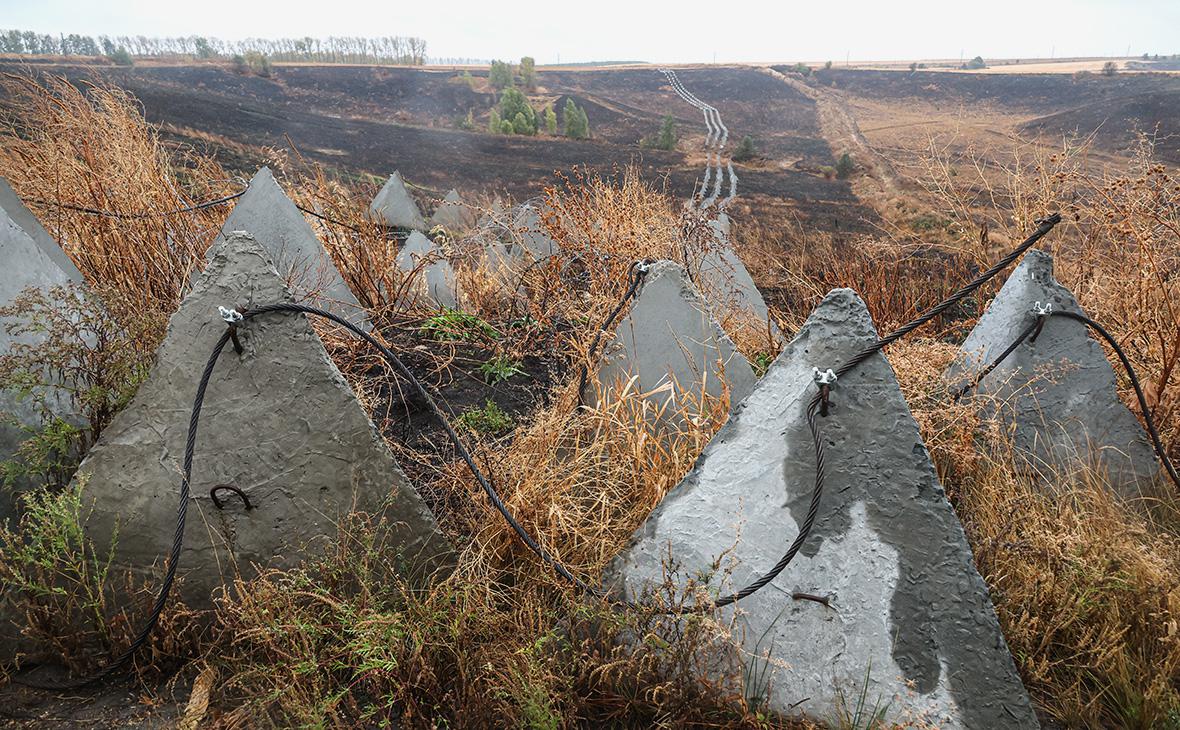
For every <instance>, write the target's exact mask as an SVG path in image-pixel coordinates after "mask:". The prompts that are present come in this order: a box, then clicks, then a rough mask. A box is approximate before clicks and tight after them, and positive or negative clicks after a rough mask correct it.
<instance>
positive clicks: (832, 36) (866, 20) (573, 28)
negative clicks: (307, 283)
mask: <svg viewBox="0 0 1180 730" xmlns="http://www.w3.org/2000/svg"><path fill="white" fill-rule="evenodd" d="M0 28H5V29H8V28H19V29H21V30H35V31H38V32H41V33H67V34H68V33H81V34H88V35H100V34H105V35H156V36H172V35H207V36H217V37H220V38H224V39H227V40H236V39H240V38H245V37H250V36H254V37H271V38H273V37H280V36H316V37H326V36H329V35H367V36H379V35H413V36H418V37H420V38H423V39H425V40H426V42H427V47H428V53H429V54H430V55H431V56H435V57H470V58H519V57H520V56H522V55H532V56H534V57H535V58H536V59H537V62H538V63H554V62H556V61H558V60H559V59H560V60H561V61H563V62H572V61H600V60H639V61H653V62H664V63H696V62H711V61H713V60H714V58H716V60H717V61H719V62H725V61H796V60H804V61H825V60H833V61H842V60H844V59H845V58H846V57H850V58H851V59H852V60H854V61H855V60H910V59H920V58H958V57H959V56H960V54H963V55H965V56H966V57H967V58H970V57H972V56H975V55H982V56H985V57H990V58H1032V57H1048V56H1049V55H1050V54H1054V55H1056V56H1057V57H1061V56H1108V55H1124V54H1126V53H1127V52H1128V49H1130V53H1131V54H1132V55H1140V54H1142V53H1178V52H1180V0H966V1H964V0H958V1H956V0H894V1H893V2H888V1H883V0H843V1H841V0H808V1H807V2H789V1H788V2H783V1H782V0H778V1H777V2H753V1H750V0H730V1H729V2H716V1H714V2H682V3H678V4H672V3H653V2H645V1H644V0H580V1H576V0H541V1H537V0H531V1H529V2H512V1H511V0H509V1H508V2H501V1H499V0H444V1H442V2H438V1H432V0H380V1H370V0H321V1H320V2H308V1H307V0H288V1H287V2H282V3H279V2H270V1H267V0H200V1H199V2H192V1H191V0H190V1H189V2H184V3H180V2H170V1H169V0H89V1H87V2H80V1H78V0H0Z"/></svg>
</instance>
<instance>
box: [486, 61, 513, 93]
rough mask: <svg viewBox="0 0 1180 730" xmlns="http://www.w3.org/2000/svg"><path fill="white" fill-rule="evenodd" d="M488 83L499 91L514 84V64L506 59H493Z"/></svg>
mask: <svg viewBox="0 0 1180 730" xmlns="http://www.w3.org/2000/svg"><path fill="white" fill-rule="evenodd" d="M488 83H490V84H491V85H492V88H493V89H496V90H497V91H499V90H500V89H506V88H508V87H510V86H512V83H513V82H512V66H510V65H509V64H508V63H506V62H504V61H492V68H491V70H490V71H488Z"/></svg>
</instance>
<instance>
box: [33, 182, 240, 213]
mask: <svg viewBox="0 0 1180 730" xmlns="http://www.w3.org/2000/svg"><path fill="white" fill-rule="evenodd" d="M245 194H246V190H245V189H242V190H239V191H238V192H236V193H234V194H233V195H226V196H225V197H222V198H217V199H216V200H207V201H205V202H204V203H197V204H196V205H189V206H186V207H184V208H177V209H176V210H166V211H163V212H160V213H117V212H114V211H109V210H99V209H98V208H86V207H84V206H81V205H73V204H71V203H58V202H56V201H52V200H41V199H39V198H25V199H24V200H25V202H26V203H32V204H33V205H40V206H46V207H55V208H64V209H65V210H73V211H77V212H79V213H87V214H89V215H97V216H102V217H104V218H117V219H119V220H144V219H149V218H164V217H167V216H171V215H179V214H181V213H193V212H195V211H198V210H204V209H205V208H212V207H213V206H215V205H222V204H224V203H228V202H229V201H231V200H235V199H237V198H240V197H242V196H243V195H245Z"/></svg>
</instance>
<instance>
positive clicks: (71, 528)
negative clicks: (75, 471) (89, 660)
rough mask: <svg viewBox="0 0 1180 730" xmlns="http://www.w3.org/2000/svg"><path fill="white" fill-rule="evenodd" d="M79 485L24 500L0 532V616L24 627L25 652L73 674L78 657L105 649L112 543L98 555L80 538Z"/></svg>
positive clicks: (83, 513) (86, 509) (84, 511)
mask: <svg viewBox="0 0 1180 730" xmlns="http://www.w3.org/2000/svg"><path fill="white" fill-rule="evenodd" d="M84 482H85V480H78V482H77V483H75V484H73V485H71V486H70V487H69V488H67V489H65V490H63V491H60V492H51V491H48V490H44V489H36V490H33V491H30V492H26V493H25V494H23V495H21V502H22V507H23V515H22V517H21V520H20V524H19V525H18V526H16V527H14V526H12V525H8V524H0V556H2V557H0V587H2V588H3V591H0V615H4V616H6V617H13V618H16V617H21V618H22V619H23V620H24V624H25V625H24V626H23V627H22V628H23V634H24V636H25V637H26V640H27V643H26V646H29V645H30V644H31V647H30V648H37V649H40V650H43V651H48V652H51V653H53V654H56V655H59V656H62V657H63V658H64V659H66V661H67V662H69V663H71V664H74V665H75V667H76V668H77V666H78V665H79V664H80V663H82V662H83V658H84V655H85V654H86V653H88V652H93V651H96V650H97V651H100V652H102V653H107V652H109V651H110V649H111V648H112V636H111V629H110V626H111V624H110V623H109V621H108V617H107V605H106V596H107V587H108V583H109V579H110V577H111V576H110V567H111V562H112V559H113V556H114V552H115V545H116V542H117V535H115V536H112V538H111V544H110V545H107V546H103V547H102V549H101V550H99V549H98V548H97V547H96V546H95V545H94V543H93V542H92V541H91V540H89V539H87V538H86V534H85V531H84V529H83V527H84V525H85V524H86V520H87V518H88V517H89V515H90V512H91V509H92V506H88V505H87V504H86V503H85V501H84V499H83V496H82V495H83V493H84V491H85V483H84ZM11 628H13V627H9V626H5V627H4V629H5V632H7V631H10V630H11ZM6 659H7V657H6Z"/></svg>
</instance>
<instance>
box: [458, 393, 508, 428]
mask: <svg viewBox="0 0 1180 730" xmlns="http://www.w3.org/2000/svg"><path fill="white" fill-rule="evenodd" d="M458 422H459V425H461V426H463V427H464V428H467V429H469V430H471V431H474V432H475V433H477V434H480V435H482V436H495V435H497V434H502V433H504V432H506V431H510V430H512V428H513V426H515V425H516V422H515V421H513V420H512V416H510V415H508V413H507V412H505V411H504V409H502V408H500V406H498V405H496V403H495V401H493V400H491V399H490V398H489V399H488V400H487V401H486V402H485V404H484V407H483V408H468V409H467V410H466V411H464V412H463V413H462V415H460V416H459V418H458Z"/></svg>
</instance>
